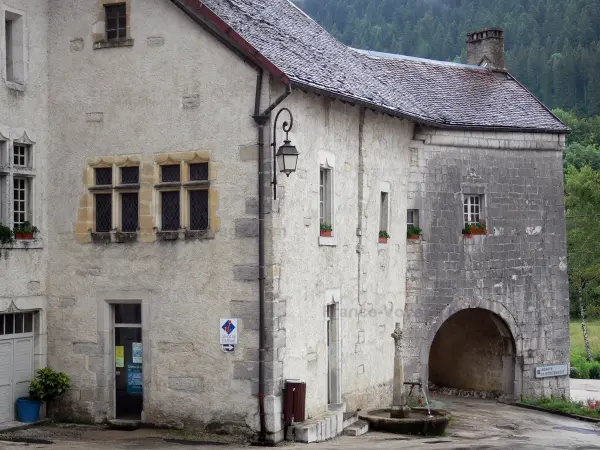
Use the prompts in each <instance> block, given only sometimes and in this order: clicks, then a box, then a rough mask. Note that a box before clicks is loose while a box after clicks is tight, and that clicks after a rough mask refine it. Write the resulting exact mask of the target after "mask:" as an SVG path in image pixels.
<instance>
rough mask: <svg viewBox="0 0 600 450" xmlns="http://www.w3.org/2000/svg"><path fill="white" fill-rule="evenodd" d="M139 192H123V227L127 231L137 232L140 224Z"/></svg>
mask: <svg viewBox="0 0 600 450" xmlns="http://www.w3.org/2000/svg"><path fill="white" fill-rule="evenodd" d="M138 197H139V196H138V193H137V192H124V193H122V194H121V229H122V231H123V232H125V233H135V232H136V231H137V229H138V224H139V207H138V205H139V202H138Z"/></svg>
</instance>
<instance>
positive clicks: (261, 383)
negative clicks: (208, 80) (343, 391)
mask: <svg viewBox="0 0 600 450" xmlns="http://www.w3.org/2000/svg"><path fill="white" fill-rule="evenodd" d="M262 84H263V70H262V69H259V70H258V75H257V78H256V98H255V101H254V116H253V118H254V121H255V122H256V125H257V128H258V289H259V292H258V298H259V319H258V328H259V331H258V357H259V359H258V402H259V404H258V411H259V415H260V440H261V441H263V442H264V441H265V434H266V429H265V428H266V427H265V353H266V349H265V208H264V204H265V174H264V167H265V164H264V153H265V138H264V129H265V125H266V123H267V121H268V120H269V118H270V117H271V111H273V110H274V109H275V108H276V107H277V105H279V104H280V103H281V102H283V101H284V100H285V99H286V97H287V96H288V95H290V94H291V93H292V89H291V86H289V85H288V87H287V89H286V92H285V93H284V94H282V95H280V96H279V97H278V98H277V99H276V100H275V101H274V102H273V104H271V105H270V106H269V107H268V108H267V109H266V110H265V111H263V112H262V113H261V112H260V100H261V97H262ZM273 164H275V161H273ZM274 169H275V168H274Z"/></svg>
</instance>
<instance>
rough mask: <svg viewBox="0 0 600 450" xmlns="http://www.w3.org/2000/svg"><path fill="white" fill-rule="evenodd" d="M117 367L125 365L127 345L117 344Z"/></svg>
mask: <svg viewBox="0 0 600 450" xmlns="http://www.w3.org/2000/svg"><path fill="white" fill-rule="evenodd" d="M115 367H125V347H123V346H122V345H117V346H115Z"/></svg>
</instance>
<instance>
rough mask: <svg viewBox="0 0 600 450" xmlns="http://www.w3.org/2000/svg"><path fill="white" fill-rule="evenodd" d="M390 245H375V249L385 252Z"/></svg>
mask: <svg viewBox="0 0 600 450" xmlns="http://www.w3.org/2000/svg"><path fill="white" fill-rule="evenodd" d="M389 245H390V244H380V243H377V249H378V250H387V249H388V247H389Z"/></svg>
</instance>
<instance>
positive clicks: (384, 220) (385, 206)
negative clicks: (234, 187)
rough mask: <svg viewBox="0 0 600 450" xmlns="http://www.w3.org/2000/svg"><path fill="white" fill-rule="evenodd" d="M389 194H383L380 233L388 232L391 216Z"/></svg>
mask: <svg viewBox="0 0 600 450" xmlns="http://www.w3.org/2000/svg"><path fill="white" fill-rule="evenodd" d="M389 207H390V205H389V193H388V192H382V193H381V205H380V208H381V209H380V215H379V231H386V232H387V231H388V215H389Z"/></svg>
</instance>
